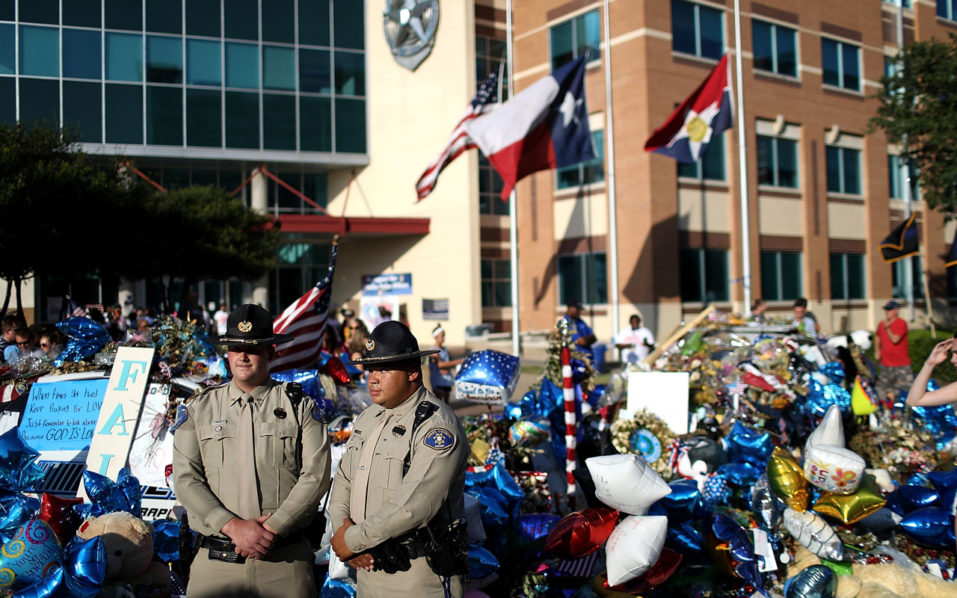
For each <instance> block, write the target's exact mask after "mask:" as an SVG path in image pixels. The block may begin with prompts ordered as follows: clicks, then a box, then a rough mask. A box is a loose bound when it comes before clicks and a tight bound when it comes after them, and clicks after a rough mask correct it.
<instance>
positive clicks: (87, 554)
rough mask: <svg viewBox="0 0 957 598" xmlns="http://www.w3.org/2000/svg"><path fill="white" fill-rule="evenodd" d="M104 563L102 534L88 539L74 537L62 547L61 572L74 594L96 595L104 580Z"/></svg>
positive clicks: (83, 595) (104, 549)
mask: <svg viewBox="0 0 957 598" xmlns="http://www.w3.org/2000/svg"><path fill="white" fill-rule="evenodd" d="M106 565H107V560H106V547H105V546H104V545H103V537H102V536H95V537H93V538H90V539H89V540H83V539H80V538H74V539H73V540H71V541H70V543H69V544H67V545H66V548H64V549H63V572H64V574H65V580H66V584H67V587H68V588H69V589H70V592H71V593H72V594H73V595H74V596H79V597H81V598H91V597H92V596H96V595H97V594H98V593H99V592H100V588H102V587H103V582H104V581H105V580H106Z"/></svg>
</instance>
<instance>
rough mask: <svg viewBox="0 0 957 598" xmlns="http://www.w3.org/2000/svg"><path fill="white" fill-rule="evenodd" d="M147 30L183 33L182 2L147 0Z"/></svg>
mask: <svg viewBox="0 0 957 598" xmlns="http://www.w3.org/2000/svg"><path fill="white" fill-rule="evenodd" d="M233 1H235V0H233ZM226 4H227V5H228V4H232V2H227V3H226ZM146 30H147V31H150V32H153V33H182V32H183V7H182V4H181V3H180V2H170V1H169V0H146Z"/></svg>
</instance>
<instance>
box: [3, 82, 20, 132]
mask: <svg viewBox="0 0 957 598" xmlns="http://www.w3.org/2000/svg"><path fill="white" fill-rule="evenodd" d="M16 121H17V90H16V80H14V79H13V78H12V77H2V78H0V122H6V123H11V124H13V123H15V122H16Z"/></svg>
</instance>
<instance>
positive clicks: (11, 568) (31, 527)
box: [0, 519, 60, 589]
mask: <svg viewBox="0 0 957 598" xmlns="http://www.w3.org/2000/svg"><path fill="white" fill-rule="evenodd" d="M59 561H60V541H59V540H57V537H56V533H54V531H53V529H52V528H51V527H50V526H49V524H47V522H46V521H39V520H36V519H34V520H32V521H28V522H27V523H25V524H24V525H23V526H21V527H20V529H19V530H17V533H16V534H15V535H14V536H13V539H12V540H10V541H9V542H7V543H5V544H4V545H3V548H2V549H0V589H4V588H10V587H25V586H29V585H31V584H35V583H37V582H38V581H40V580H41V579H43V578H45V577H47V576H49V575H52V574H53V572H54V568H56V567H59V564H60V562H59Z"/></svg>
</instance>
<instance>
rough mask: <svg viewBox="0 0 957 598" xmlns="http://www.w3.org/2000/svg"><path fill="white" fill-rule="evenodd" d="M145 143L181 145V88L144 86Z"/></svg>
mask: <svg viewBox="0 0 957 598" xmlns="http://www.w3.org/2000/svg"><path fill="white" fill-rule="evenodd" d="M146 143H148V144H150V145H183V88H181V87H160V86H158V85H147V86H146Z"/></svg>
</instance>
